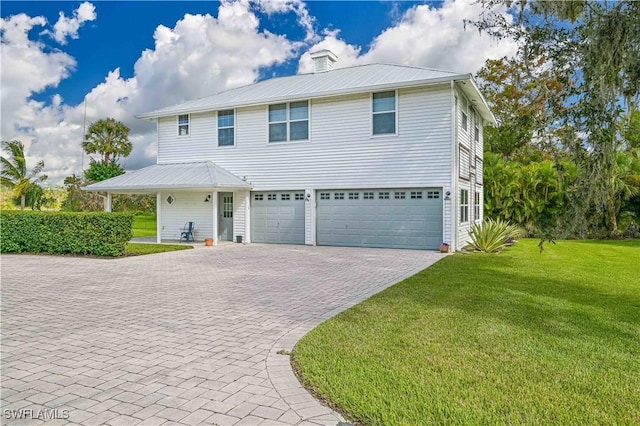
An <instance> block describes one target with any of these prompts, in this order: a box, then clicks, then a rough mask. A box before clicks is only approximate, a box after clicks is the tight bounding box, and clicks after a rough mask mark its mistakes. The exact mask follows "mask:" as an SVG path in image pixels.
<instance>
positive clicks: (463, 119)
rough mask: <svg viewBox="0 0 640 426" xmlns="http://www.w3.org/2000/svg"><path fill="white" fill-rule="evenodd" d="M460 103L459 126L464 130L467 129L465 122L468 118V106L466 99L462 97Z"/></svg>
mask: <svg viewBox="0 0 640 426" xmlns="http://www.w3.org/2000/svg"><path fill="white" fill-rule="evenodd" d="M461 104H462V106H461V110H462V111H461V112H462V118H461V123H460V126H461V127H462V130H464V131H465V132H466V131H467V126H468V123H467V122H468V121H469V118H468V117H467V108H468V104H467V100H466V99H462V102H461Z"/></svg>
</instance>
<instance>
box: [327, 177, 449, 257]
mask: <svg viewBox="0 0 640 426" xmlns="http://www.w3.org/2000/svg"><path fill="white" fill-rule="evenodd" d="M316 201H317V240H318V244H319V245H328V246H354V247H388V248H410V249H437V248H438V247H439V245H440V243H441V242H442V190H441V189H440V188H419V189H413V188H412V189H365V190H362V189H359V190H327V191H322V190H321V191H318V192H317V200H316Z"/></svg>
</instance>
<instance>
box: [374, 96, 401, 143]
mask: <svg viewBox="0 0 640 426" xmlns="http://www.w3.org/2000/svg"><path fill="white" fill-rule="evenodd" d="M371 110H372V115H373V117H372V134H373V135H374V136H375V135H393V134H395V133H396V92H395V91H394V90H391V91H389V92H378V93H374V94H373V97H372V108H371Z"/></svg>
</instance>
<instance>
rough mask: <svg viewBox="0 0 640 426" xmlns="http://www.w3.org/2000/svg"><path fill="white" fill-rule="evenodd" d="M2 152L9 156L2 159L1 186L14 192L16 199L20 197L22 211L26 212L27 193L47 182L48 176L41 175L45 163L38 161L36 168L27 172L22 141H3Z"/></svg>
mask: <svg viewBox="0 0 640 426" xmlns="http://www.w3.org/2000/svg"><path fill="white" fill-rule="evenodd" d="M2 150H3V151H4V152H6V153H7V154H8V156H7V157H4V156H2V157H0V161H1V164H2V167H1V168H2V171H1V172H0V185H1V186H2V187H3V188H8V189H11V190H13V195H14V196H15V197H20V210H24V207H25V204H26V199H27V193H28V192H29V191H30V190H32V189H33V186H34V185H38V182H44V181H45V180H47V175H41V174H40V173H41V172H42V169H44V161H42V160H40V161H38V163H37V164H36V165H35V167H34V168H32V169H31V170H27V162H26V160H25V156H24V145H23V143H22V142H20V141H2Z"/></svg>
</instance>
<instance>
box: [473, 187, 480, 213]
mask: <svg viewBox="0 0 640 426" xmlns="http://www.w3.org/2000/svg"><path fill="white" fill-rule="evenodd" d="M473 218H474V219H475V220H480V192H479V191H476V194H475V198H474V202H473Z"/></svg>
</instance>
